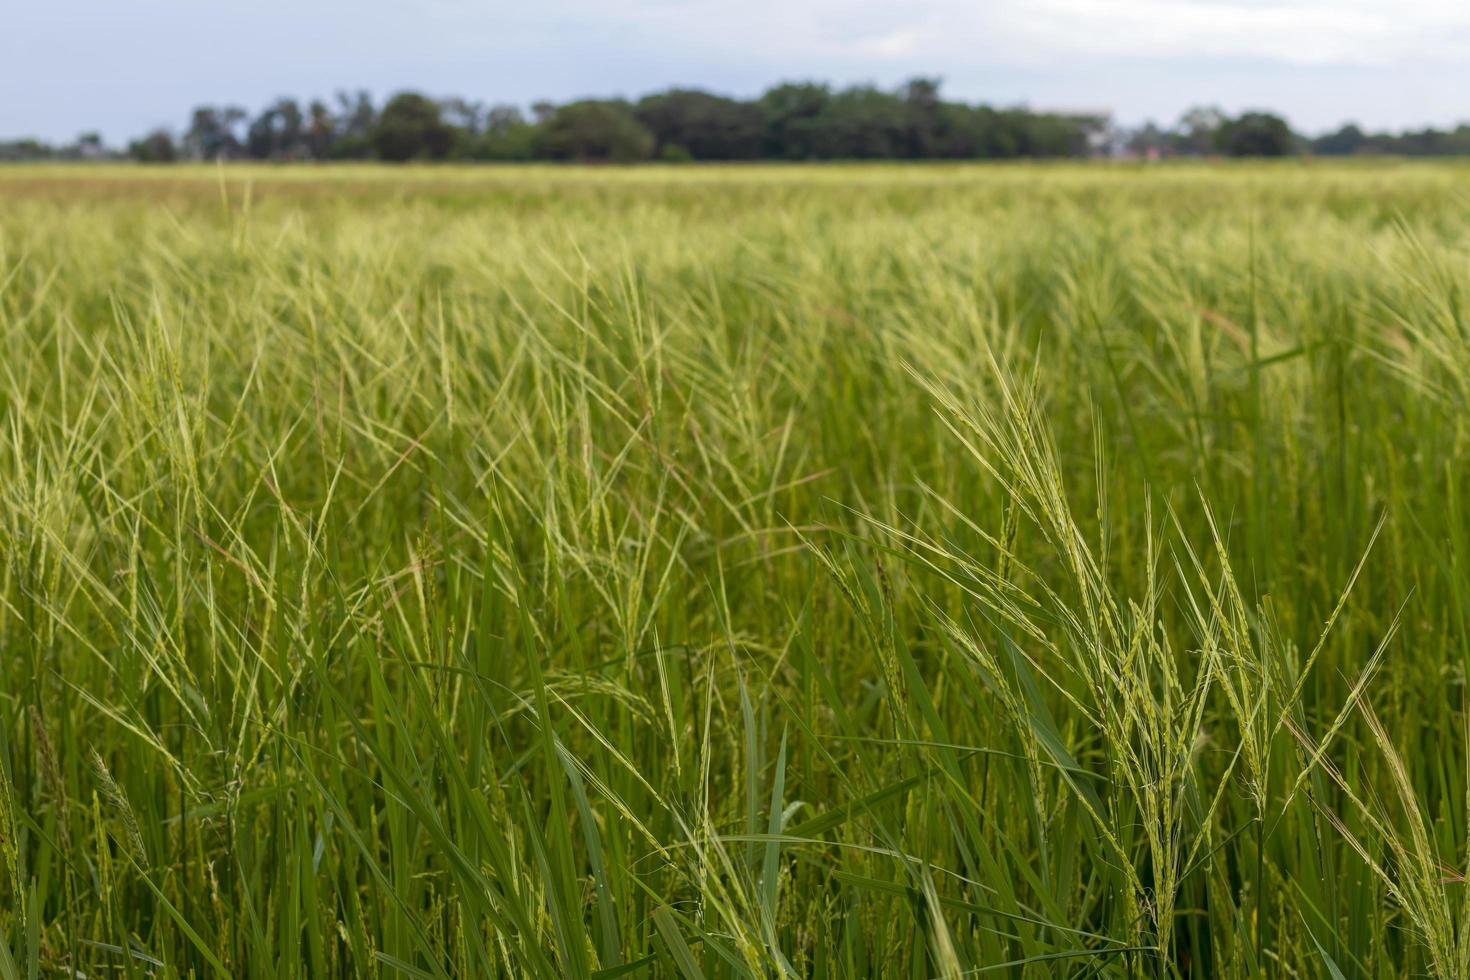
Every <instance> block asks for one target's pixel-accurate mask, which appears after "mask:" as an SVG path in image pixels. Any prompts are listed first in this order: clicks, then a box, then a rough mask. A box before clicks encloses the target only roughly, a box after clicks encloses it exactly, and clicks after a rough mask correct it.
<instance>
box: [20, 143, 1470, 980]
mask: <svg viewBox="0 0 1470 980" xmlns="http://www.w3.org/2000/svg"><path fill="white" fill-rule="evenodd" d="M1467 318H1470V168H1467V167H1465V166H1461V165H1454V164H1422V165H1409V164H1404V163H1394V162H1391V161H1384V162H1376V163H1360V164H1323V163H1317V162H1311V161H1307V162H1290V163H1283V164H1278V165H1267V164H1241V165H1229V166H1227V165H1188V164H1182V165H1177V166H1165V167H1151V168H1138V167H1133V166H1107V165H1099V166H1084V165H1075V164H1067V165H1055V166H1052V165H1030V166H1026V165H1018V166H949V167H946V166H901V165H885V166H828V167H800V166H793V167H781V166H771V167H752V168H746V169H741V168H738V167H728V168H720V167H688V168H659V167H649V168H642V169H616V168H589V169H573V168H565V169H558V168H552V167H544V168H536V167H525V168H503V169H501V168H480V169H471V168H464V169H458V168H430V167H420V168H412V167H411V168H401V169H393V168H375V167H342V168H326V167H299V168H286V167H282V168H269V167H259V168H248V167H239V168H236V167H229V168H225V169H215V168H209V167H198V168H190V167H179V168H164V169H157V170H146V169H139V168H129V167H124V166H116V167H101V166H96V167H85V166H77V167H51V168H45V167H10V168H5V169H3V170H0V980H16V978H28V980H34V978H38V977H63V976H66V977H78V978H80V977H88V978H96V977H126V978H141V977H160V978H170V977H201V978H202V977H236V978H296V977H302V978H307V977H310V978H325V977H383V978H398V977H408V978H451V977H453V978H459V977H529V978H543V977H544V978H557V977H577V978H581V977H599V978H608V980H611V978H614V977H673V978H683V980H698V978H708V980H716V978H732V980H733V978H795V977H803V978H804V977H812V978H827V977H868V976H872V977H905V978H915V980H917V978H930V977H944V978H955V977H968V976H979V975H984V976H998V977H1007V978H1016V980H1030V978H1041V977H1156V978H1201V977H1334V978H1339V977H1347V978H1351V977H1383V978H1389V977H1405V976H1433V977H1440V978H1461V977H1466V976H1470V894H1467V890H1466V875H1467V873H1470V868H1467V861H1470V854H1467V845H1470V750H1467V728H1470V714H1467V707H1470V706H1467V691H1466V669H1467V664H1470V513H1467V507H1470V500H1467V497H1470V319H1467Z"/></svg>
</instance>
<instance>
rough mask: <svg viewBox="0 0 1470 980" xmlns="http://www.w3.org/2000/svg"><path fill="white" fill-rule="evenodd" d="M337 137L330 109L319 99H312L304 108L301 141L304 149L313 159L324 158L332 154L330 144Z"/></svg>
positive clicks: (335, 125)
mask: <svg viewBox="0 0 1470 980" xmlns="http://www.w3.org/2000/svg"><path fill="white" fill-rule="evenodd" d="M336 139H337V120H336V119H335V118H333V116H332V110H331V109H330V108H328V107H327V104H326V103H325V102H323V101H322V100H321V99H312V100H311V105H309V106H307V109H306V129H305V132H304V133H303V141H304V142H305V145H306V151H307V153H308V154H310V156H311V158H312V159H313V160H326V159H328V158H330V157H331V156H332V145H333V143H335V142H336Z"/></svg>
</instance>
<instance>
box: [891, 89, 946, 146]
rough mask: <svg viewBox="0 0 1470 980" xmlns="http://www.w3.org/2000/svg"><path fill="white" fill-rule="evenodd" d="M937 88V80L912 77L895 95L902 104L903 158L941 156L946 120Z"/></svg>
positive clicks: (942, 102) (942, 101)
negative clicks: (904, 140) (899, 98)
mask: <svg viewBox="0 0 1470 980" xmlns="http://www.w3.org/2000/svg"><path fill="white" fill-rule="evenodd" d="M939 85H940V80H939V79H937V78H912V79H910V80H909V81H908V82H906V83H905V84H904V86H903V88H902V89H901V90H900V92H899V95H900V97H901V98H902V99H903V104H904V128H905V136H906V142H907V144H908V145H907V147H906V150H907V152H906V154H905V155H906V156H910V157H914V158H916V159H920V160H925V159H930V158H933V157H937V156H942V155H943V153H942V150H941V148H942V146H943V139H944V137H945V135H946V132H945V130H946V125H945V124H946V122H947V119H946V115H945V112H944V100H943V99H941V98H940V97H939Z"/></svg>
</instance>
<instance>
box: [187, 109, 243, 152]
mask: <svg viewBox="0 0 1470 980" xmlns="http://www.w3.org/2000/svg"><path fill="white" fill-rule="evenodd" d="M246 118H248V117H247V114H246V112H245V110H244V109H241V108H239V107H238V106H209V105H202V106H199V107H198V108H196V109H195V110H194V112H193V114H192V115H191V116H190V117H189V128H188V129H187V130H185V131H184V137H183V147H182V149H183V152H184V154H185V155H187V156H190V157H193V158H194V159H196V160H218V159H229V158H230V157H236V156H239V155H240V153H241V152H242V149H243V147H242V146H241V144H240V138H239V136H238V135H237V131H238V129H239V127H240V124H241V123H243V122H244V121H245V120H246Z"/></svg>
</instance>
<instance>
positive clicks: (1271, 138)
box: [1216, 112, 1296, 157]
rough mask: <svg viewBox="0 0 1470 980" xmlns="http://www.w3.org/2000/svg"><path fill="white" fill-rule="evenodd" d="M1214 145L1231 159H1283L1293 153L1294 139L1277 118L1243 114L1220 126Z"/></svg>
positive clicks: (1271, 115) (1284, 124)
mask: <svg viewBox="0 0 1470 980" xmlns="http://www.w3.org/2000/svg"><path fill="white" fill-rule="evenodd" d="M1216 145H1217V146H1218V147H1219V149H1220V150H1221V151H1222V152H1223V153H1225V154H1226V155H1228V156H1232V157H1283V156H1286V155H1288V154H1290V153H1293V152H1295V150H1296V137H1295V136H1293V135H1292V132H1291V127H1290V126H1288V125H1287V124H1286V120H1285V119H1282V118H1281V117H1280V116H1277V115H1274V114H1272V113H1269V112H1247V113H1244V114H1242V115H1241V116H1239V117H1237V118H1235V119H1229V120H1226V121H1225V122H1224V123H1223V124H1222V125H1221V126H1220V128H1219V130H1218V131H1217V132H1216Z"/></svg>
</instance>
